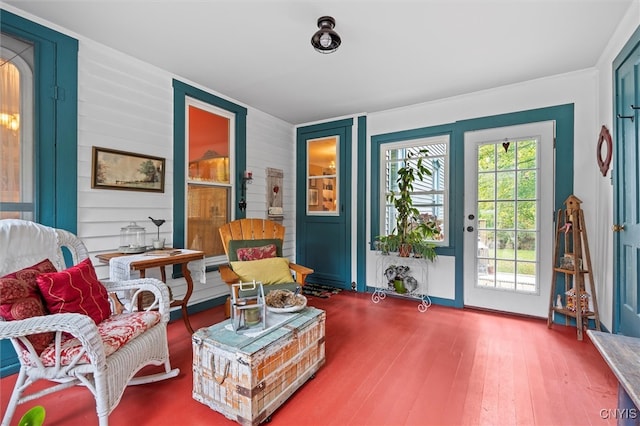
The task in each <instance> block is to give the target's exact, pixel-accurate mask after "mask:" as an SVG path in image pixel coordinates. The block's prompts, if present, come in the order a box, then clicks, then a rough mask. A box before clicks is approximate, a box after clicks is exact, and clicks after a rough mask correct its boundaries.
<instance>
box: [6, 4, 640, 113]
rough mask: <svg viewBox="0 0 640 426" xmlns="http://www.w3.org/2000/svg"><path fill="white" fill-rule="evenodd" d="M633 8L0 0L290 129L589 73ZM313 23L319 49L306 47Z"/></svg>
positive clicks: (524, 5) (567, 5) (606, 5)
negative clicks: (323, 42) (331, 25)
mask: <svg viewBox="0 0 640 426" xmlns="http://www.w3.org/2000/svg"><path fill="white" fill-rule="evenodd" d="M634 1H637V0H538V1H532V0H422V1H419V0H414V1H405V0H395V1H392V0H387V1H364V0H343V1H332V0H324V1H312V0H280V1H275V0H262V1H260V0H208V1H207V0H199V1H194V0H182V1H179V0H127V1H124V0H110V1H108V0H84V1H81V0H76V1H70V0H55V1H51V0H47V1H44V0H41V1H31V0H13V1H6V2H5V3H7V4H10V5H12V6H14V7H17V8H19V9H22V10H24V11H26V12H29V13H32V14H34V15H36V16H38V17H40V18H43V19H46V20H48V21H51V22H53V23H55V24H58V25H60V26H62V27H63V28H66V29H69V30H71V31H73V32H75V33H77V34H79V35H82V36H84V37H88V38H90V39H93V40H95V41H98V42H100V43H103V44H105V45H107V46H110V47H112V48H114V49H117V50H119V51H122V52H125V53H127V54H129V55H132V56H134V57H136V58H139V59H141V60H143V61H145V62H148V63H151V64H154V65H156V66H158V67H160V68H163V69H165V70H168V71H170V72H172V73H175V74H176V75H177V76H179V77H184V78H186V79H188V80H191V81H192V82H195V83H197V84H200V85H202V86H205V87H207V88H210V89H212V90H214V91H216V92H218V93H220V94H222V95H225V96H228V97H230V98H232V99H234V100H236V101H239V102H242V103H244V104H246V105H249V106H251V107H253V108H257V109H259V110H262V111H264V112H267V113H269V114H271V115H274V116H276V117H279V118H281V119H283V120H285V121H287V122H289V123H292V124H300V123H308V122H313V121H318V120H323V119H327V118H332V117H339V116H342V115H349V114H356V113H363V112H367V113H372V112H376V111H381V110H386V109H390V108H395V107H400V106H405V105H411V104H415V103H420V102H427V101H432V100H437V99H442V98H446V97H450V96H456V95H460V94H465V93H470V92H475V91H478V90H484V89H490V88H493V87H497V86H502V85H506V84H512V83H518V82H521V81H526V80H531V79H536V78H540V77H545V76H550V75H555V74H562V73H566V72H571V71H575V70H581V69H585V68H591V67H593V66H595V65H596V62H597V61H598V58H599V57H600V55H601V54H602V52H603V50H604V49H605V46H606V44H607V42H608V41H609V39H610V37H611V36H612V34H613V32H614V31H615V28H616V25H617V24H618V23H619V22H620V20H621V18H622V17H623V16H624V14H625V12H626V11H627V9H628V7H629V6H630V5H631V3H633V2H634ZM323 15H330V16H333V17H334V18H335V20H336V27H335V30H336V32H338V34H340V36H341V37H342V46H340V48H339V49H338V51H337V52H335V53H333V54H329V55H323V54H320V53H318V52H316V51H315V50H314V49H313V48H312V47H311V45H310V39H311V36H312V35H313V33H314V32H315V31H316V30H317V25H316V22H317V19H318V17H320V16H323ZM81 48H82V45H81Z"/></svg>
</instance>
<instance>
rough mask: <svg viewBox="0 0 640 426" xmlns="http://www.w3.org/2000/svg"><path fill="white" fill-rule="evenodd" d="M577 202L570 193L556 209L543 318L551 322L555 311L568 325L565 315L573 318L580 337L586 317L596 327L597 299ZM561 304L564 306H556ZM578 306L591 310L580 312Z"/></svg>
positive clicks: (549, 324) (548, 324) (582, 217)
mask: <svg viewBox="0 0 640 426" xmlns="http://www.w3.org/2000/svg"><path fill="white" fill-rule="evenodd" d="M581 203H582V202H581V201H580V200H579V199H578V198H577V197H576V196H574V195H571V196H569V198H567V199H566V201H565V202H564V204H565V206H566V208H565V209H560V210H558V216H557V220H556V241H555V250H554V258H553V265H554V266H553V274H552V275H553V276H552V282H551V294H550V297H549V315H548V318H547V326H548V327H549V328H551V326H552V325H553V321H554V316H553V314H554V313H556V312H557V313H558V314H562V315H564V317H565V324H566V325H569V318H575V323H576V334H577V338H578V340H582V339H583V335H582V333H583V328H588V327H589V319H590V318H593V319H594V321H595V325H596V329H597V330H600V316H599V314H598V300H597V297H596V287H595V284H594V282H593V274H592V270H593V269H592V265H591V254H590V253H589V241H588V239H587V230H586V228H585V222H584V215H583V212H582V209H581V208H580V204H581ZM569 268H571V269H569ZM587 282H588V283H587ZM587 284H588V285H587ZM585 295H586V297H585ZM563 299H564V302H563ZM562 304H564V307H561V308H560V307H558V306H562ZM566 306H575V307H576V308H577V310H575V311H572V310H569V309H567V308H566ZM582 308H585V309H592V310H588V311H585V312H583V311H582Z"/></svg>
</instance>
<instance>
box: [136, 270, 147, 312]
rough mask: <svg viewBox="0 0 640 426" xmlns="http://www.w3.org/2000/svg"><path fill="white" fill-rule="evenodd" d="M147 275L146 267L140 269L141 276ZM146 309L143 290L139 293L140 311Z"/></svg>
mask: <svg viewBox="0 0 640 426" xmlns="http://www.w3.org/2000/svg"><path fill="white" fill-rule="evenodd" d="M145 277H146V271H145V270H144V269H140V278H145ZM143 310H144V301H143V300H142V292H140V293H138V311H143Z"/></svg>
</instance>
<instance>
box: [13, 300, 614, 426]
mask: <svg viewBox="0 0 640 426" xmlns="http://www.w3.org/2000/svg"><path fill="white" fill-rule="evenodd" d="M309 305H311V306H315V307H318V308H321V309H325V310H326V311H327V322H326V364H325V365H324V366H323V367H322V368H321V369H320V371H318V373H317V375H316V377H315V378H314V379H312V380H310V381H309V382H307V383H306V384H305V385H304V386H302V388H300V389H299V390H298V391H297V392H296V393H295V394H294V395H293V396H292V397H291V398H290V399H289V400H288V401H287V402H286V403H285V404H284V405H283V406H282V407H281V408H280V409H279V410H278V411H276V412H275V413H274V414H273V416H272V421H271V424H272V425H274V426H277V425H516V424H517V425H607V424H611V425H613V424H615V419H602V418H601V415H600V413H601V410H606V409H614V408H615V407H616V406H617V381H616V379H615V377H614V376H613V374H612V373H611V372H610V370H609V368H608V367H607V366H606V364H605V362H604V361H603V360H602V358H601V357H600V355H599V354H598V352H597V350H596V349H595V347H594V346H593V344H592V343H591V342H590V341H589V340H588V338H586V337H585V341H583V342H579V341H577V340H576V336H575V328H570V327H563V326H554V327H553V329H551V330H549V329H548V328H547V326H546V322H545V321H543V320H537V319H529V318H520V317H512V316H507V315H500V314H495V313H487V312H480V311H473V310H466V309H465V310H460V309H453V308H446V307H441V306H432V307H430V308H429V310H428V311H427V312H425V313H420V312H418V310H417V303H416V302H414V301H410V300H406V299H397V298H387V299H385V300H384V301H382V302H381V303H379V304H374V303H373V302H372V301H371V299H370V295H369V294H366V293H352V292H344V291H343V292H342V293H340V294H338V295H334V296H332V297H331V298H329V299H320V298H317V297H309ZM221 320H223V308H222V307H217V308H214V309H211V310H208V311H205V312H201V313H198V314H195V315H193V316H192V317H191V323H192V325H193V327H194V329H198V328H200V327H205V326H207V325H210V324H214V323H216V322H219V321H221ZM169 344H170V351H171V360H172V364H173V366H174V367H179V368H180V370H181V372H180V375H179V376H178V377H177V378H174V379H170V380H167V381H164V382H160V383H155V384H150V385H142V386H134V387H130V388H128V389H127V390H126V391H125V393H124V396H123V398H122V401H121V403H120V405H119V406H118V407H117V408H116V409H115V411H114V412H113V413H112V414H111V416H110V417H109V420H110V424H111V425H113V426H120V425H154V426H155V425H211V424H216V425H233V424H237V423H235V422H232V421H230V420H228V419H226V418H225V417H224V416H222V415H221V414H218V413H216V412H214V411H212V410H211V409H209V408H208V407H206V406H205V405H203V404H200V403H199V402H197V401H195V400H194V399H193V398H192V397H191V389H192V369H191V362H192V358H191V357H192V355H191V339H190V335H189V334H188V332H187V331H186V329H185V327H184V323H183V322H182V320H177V321H174V322H172V323H171V324H170V325H169ZM15 378H16V376H15V375H13V376H10V377H7V378H4V379H2V380H0V398H1V407H2V410H3V413H4V410H5V409H6V404H7V401H8V398H9V395H10V392H11V389H12V388H13V384H14V382H15ZM36 404H41V405H44V407H45V408H46V410H47V418H46V420H45V425H46V426H55V425H80V424H82V425H95V424H97V418H96V415H95V411H94V401H93V398H91V396H90V394H89V392H88V391H87V389H84V388H74V389H70V390H66V391H63V392H59V393H56V394H52V395H49V396H47V397H45V398H42V399H40V400H39V401H37V402H33V403H31V404H26V405H23V406H21V407H19V408H18V412H17V413H16V416H15V417H14V424H17V420H18V419H19V418H20V416H21V415H22V414H23V413H24V411H26V409H27V408H28V407H27V406H31V405H36Z"/></svg>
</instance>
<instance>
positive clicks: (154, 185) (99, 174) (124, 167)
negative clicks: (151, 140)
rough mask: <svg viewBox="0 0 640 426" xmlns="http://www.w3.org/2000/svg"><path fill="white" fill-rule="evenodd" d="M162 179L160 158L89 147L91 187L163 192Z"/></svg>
mask: <svg viewBox="0 0 640 426" xmlns="http://www.w3.org/2000/svg"><path fill="white" fill-rule="evenodd" d="M164 179H165V159H164V158H161V157H155V156H151V155H146V154H137V153H134V152H127V151H118V150H115V149H109V148H100V147H96V146H94V147H93V148H92V164H91V188H94V189H115V190H123V191H145V192H164Z"/></svg>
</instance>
